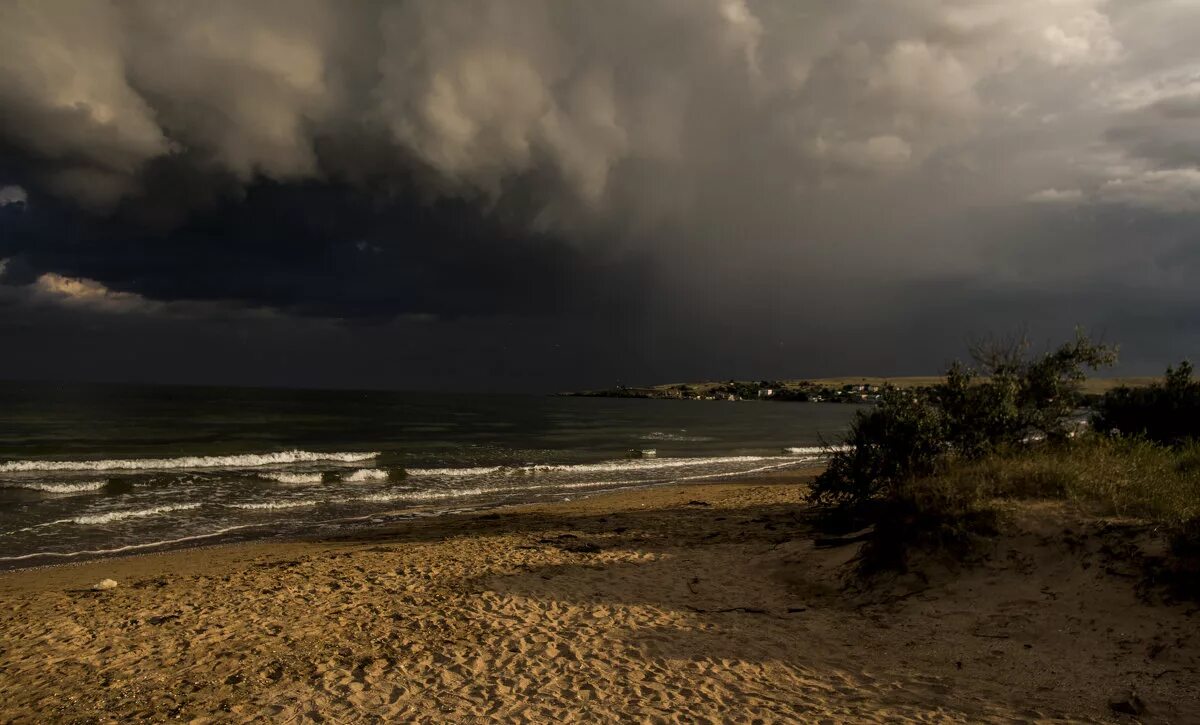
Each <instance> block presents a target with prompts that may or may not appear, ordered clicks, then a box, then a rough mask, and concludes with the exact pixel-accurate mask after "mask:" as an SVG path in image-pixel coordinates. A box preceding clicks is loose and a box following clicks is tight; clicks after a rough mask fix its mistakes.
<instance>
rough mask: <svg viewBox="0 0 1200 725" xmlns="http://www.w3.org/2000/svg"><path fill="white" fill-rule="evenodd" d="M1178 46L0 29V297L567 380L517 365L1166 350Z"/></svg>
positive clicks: (732, 7)
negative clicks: (442, 352) (497, 361)
mask: <svg viewBox="0 0 1200 725" xmlns="http://www.w3.org/2000/svg"><path fill="white" fill-rule="evenodd" d="M1197 36H1200V7H1198V6H1196V5H1195V4H1194V3H1186V2H1179V1H1178V0H1150V1H1148V2H1132V1H1123V0H1110V1H1106V0H1059V1H1057V2H1044V0H1013V1H1012V2H1005V3H995V2H991V1H990V0H962V1H961V2H954V3H945V2H939V1H935V0H899V1H897V2H889V3H884V4H880V3H877V2H869V1H868V0H849V1H847V2H839V3H815V2H814V3H809V2H791V1H790V0H789V1H786V2H785V1H783V0H779V1H773V0H653V1H651V2H647V1H645V0H636V1H635V0H614V2H607V3H594V2H583V1H580V2H574V1H566V2H564V1H562V0H529V1H527V2H516V3H496V2H491V1H489V0H462V1H461V2H443V1H442V0H404V1H401V2H389V3H383V2H379V3H376V2H363V3H354V4H345V3H331V2H325V1H323V0H291V1H289V2H256V3H242V2H217V1H215V2H204V3H200V2H194V3H186V2H174V1H151V0H129V1H127V2H121V3H105V2H70V1H69V0H45V1H41V2H32V1H27V0H3V1H2V2H0V46H2V47H4V48H5V49H6V50H5V52H4V53H3V54H0V187H4V188H11V189H17V188H19V189H21V194H22V195H25V196H27V197H28V198H27V200H26V202H25V203H24V204H23V205H22V206H23V207H24V208H22V209H21V210H19V213H18V210H16V209H15V207H16V206H17V205H16V204H13V205H11V206H13V207H14V208H13V209H10V210H9V212H8V213H6V214H5V215H4V222H3V224H4V227H3V229H0V258H7V259H8V261H7V262H6V264H5V267H6V270H5V271H4V272H3V276H2V277H0V282H2V283H4V284H3V286H4V287H7V288H12V289H9V290H8V291H7V292H6V293H5V294H6V295H7V298H6V299H8V300H9V302H8V303H7V304H9V305H10V307H11V306H18V305H26V306H31V307H29V309H33V308H34V307H36V308H37V309H38V310H40V312H38V314H39V315H51V312H50V310H51V308H53V307H54V306H55V305H58V306H59V308H61V309H63V310H65V309H67V308H66V307H64V305H70V306H71V307H70V309H71V310H73V312H72V314H75V315H77V316H80V319H82V317H84V316H87V314H90V313H88V312H87V310H89V309H91V308H95V310H98V312H97V314H101V315H108V316H109V317H112V316H113V315H117V314H129V315H138V316H140V317H141V318H143V319H149V318H156V319H157V318H163V319H168V318H169V319H171V320H174V321H175V322H174V323H173V324H181V323H179V320H180V319H183V318H188V319H200V318H205V317H206V316H207V315H218V316H220V315H225V316H228V315H230V314H232V313H231V310H247V311H253V314H257V315H267V316H270V315H280V316H282V317H284V318H287V319H289V320H290V319H293V318H305V319H304V322H303V325H304V326H305V329H306V330H317V329H318V327H320V326H321V325H325V324H326V321H325V318H341V319H353V320H363V321H370V322H372V323H374V324H376V325H383V326H387V325H391V324H393V321H394V322H395V324H408V323H412V324H425V328H423V329H424V332H422V333H421V334H422V335H423V339H425V340H426V341H428V342H429V343H430V344H431V345H434V346H435V347H444V348H447V349H449V347H451V346H450V343H449V342H448V341H449V340H451V339H458V337H457V336H458V335H467V336H473V337H474V338H475V339H484V338H487V339H490V340H491V341H492V342H491V343H486V344H485V343H480V344H479V347H478V348H477V350H478V351H480V352H481V354H482V351H484V350H486V351H487V352H486V355H490V356H493V357H504V356H505V355H509V354H510V353H503V354H501V353H500V352H497V351H499V350H501V349H502V348H503V347H504V345H505V343H504V339H505V338H504V335H503V334H501V332H499V330H501V329H502V328H503V327H506V326H507V325H509V324H516V325H517V326H518V327H522V325H529V326H528V327H522V329H524V330H525V331H526V332H530V334H532V332H531V331H533V330H537V329H543V330H547V331H548V330H550V329H555V330H559V332H561V333H562V334H561V336H560V337H555V339H558V340H559V342H558V343H556V344H560V345H563V346H566V347H563V348H558V349H564V350H565V349H569V350H574V351H575V352H576V353H580V355H581V357H576V358H571V357H570V355H571V353H561V354H562V355H566V356H567V357H566V358H556V357H554V355H551V354H550V353H549V352H547V350H546V349H543V347H542V346H538V345H533V344H531V343H529V340H530V339H531V338H528V337H522V336H521V335H518V337H521V339H524V340H525V341H526V343H527V344H526V347H527V349H528V350H529V353H528V357H527V361H526V365H527V366H529V367H531V368H532V366H533V364H532V362H531V361H532V360H533V359H534V357H536V356H538V355H540V356H542V357H541V358H539V359H559V360H563V359H571V360H572V361H573V362H574V364H577V365H592V369H593V370H594V371H595V374H596V375H606V376H609V378H610V379H611V377H612V376H616V375H618V374H620V375H622V376H624V375H627V374H628V375H633V374H638V373H637V372H636V371H638V370H640V371H642V372H641V373H640V374H641V375H643V376H644V377H646V378H653V377H659V376H662V377H676V376H678V375H688V376H690V375H696V376H706V375H720V376H725V375H727V374H728V375H732V374H742V373H744V374H748V375H753V376H759V375H768V374H769V375H784V374H792V373H795V374H816V373H820V372H829V373H837V372H846V371H847V370H861V371H863V372H884V373H886V372H898V371H909V372H915V371H919V370H924V369H928V367H930V366H932V365H936V364H938V363H939V362H940V361H942V360H944V359H945V358H947V357H950V356H952V355H953V354H955V353H957V352H959V351H960V350H961V347H962V342H963V340H964V339H966V338H967V337H968V336H969V335H970V334H972V333H978V332H980V331H981V328H984V331H986V329H996V328H1003V329H1010V328H1011V327H1013V326H1018V325H1022V324H1029V325H1030V326H1031V327H1033V328H1036V329H1037V331H1038V332H1039V334H1044V335H1046V336H1054V335H1059V336H1061V335H1062V334H1068V333H1069V331H1070V328H1071V327H1072V326H1074V324H1077V323H1078V324H1084V325H1088V326H1091V327H1103V328H1105V329H1107V330H1108V332H1109V335H1110V336H1111V337H1113V338H1114V339H1117V340H1120V339H1121V338H1122V337H1129V338H1130V339H1133V340H1136V341H1137V343H1136V345H1135V347H1137V346H1142V347H1141V351H1140V352H1138V351H1133V352H1131V353H1129V356H1128V357H1127V359H1131V360H1134V361H1135V364H1141V363H1140V362H1138V361H1140V360H1142V359H1146V360H1149V359H1151V358H1153V357H1155V356H1156V355H1171V356H1175V355H1176V354H1177V353H1182V354H1195V353H1196V352H1200V342H1198V341H1197V339H1196V337H1195V336H1194V335H1193V334H1192V333H1191V332H1190V331H1189V330H1191V329H1192V326H1190V325H1189V324H1187V315H1188V314H1189V310H1190V309H1193V308H1194V306H1195V305H1196V304H1200V296H1197V295H1196V294H1195V293H1193V292H1191V290H1192V289H1194V288H1200V285H1195V284H1194V282H1195V279H1196V268H1195V265H1194V264H1193V263H1192V261H1191V260H1193V259H1194V257H1195V255H1194V254H1193V253H1192V249H1194V248H1196V245H1197V240H1196V234H1195V230H1196V229H1197V228H1198V226H1200V221H1198V218H1200V153H1198V152H1197V148H1196V143H1195V138H1196V135H1195V133H1194V128H1195V123H1196V120H1197V115H1196V108H1197V106H1196V99H1197V98H1198V97H1200V53H1197V52H1196V51H1195V50H1194V38H1195V37H1197ZM12 193H13V194H15V193H16V192H12ZM5 208H7V207H5ZM17 288H20V290H22V291H20V292H17V291H14V290H15V289H17ZM123 295H124V296H123ZM89 306H90V307H89ZM54 314H55V315H57V314H60V313H59V312H55V313H54ZM62 314H66V313H65V312H63V313H62ZM248 314H249V313H248ZM431 318H436V319H440V320H450V322H447V323H446V324H447V325H448V326H447V327H445V328H437V326H436V324H428V323H430V321H431ZM56 319H58V318H56ZM64 319H65V318H64ZM89 319H91V318H89ZM97 319H98V318H97ZM477 319H478V320H482V319H491V320H493V323H491V324H492V325H493V326H491V327H487V326H485V327H480V328H476V327H471V325H473V324H474V322H473V321H474V320H477ZM499 320H506V322H503V323H501V322H498V321H499ZM515 320H525V321H526V322H522V323H518V322H514V321H515ZM535 321H536V322H535ZM260 323H262V324H268V323H266V322H262V320H260V319H258V318H255V321H254V322H253V323H252V324H260ZM56 324H57V323H56ZM62 324H67V323H62ZM105 324H116V323H115V322H114V321H112V320H110V321H109V322H108V323H105ZM122 324H124V323H122ZM130 324H133V323H130ZM147 324H148V323H147ZM247 324H251V323H247ZM297 324H299V323H297ZM481 324H482V323H481ZM314 326H315V327H314ZM539 326H540V328H539ZM435 328H436V329H435ZM468 328H469V329H470V331H469V332H467V330H468ZM274 329H278V328H274ZM321 329H324V328H321ZM312 334H313V336H314V339H315V338H317V337H321V336H322V335H325V334H326V333H320V334H318V333H317V332H313V333H312ZM329 334H332V333H329ZM339 334H340V333H339ZM347 334H350V333H347ZM547 334H550V333H549V332H547ZM555 335H558V333H555ZM597 336H599V337H600V338H602V339H604V340H607V341H609V345H608V348H609V349H608V350H607V351H605V352H604V353H603V354H600V353H597V352H596V348H595V347H594V346H593V345H592V343H590V342H587V341H589V340H593V339H596V338H597ZM352 337H353V336H352ZM322 339H325V338H322ZM347 339H349V338H347ZM354 339H358V338H354ZM1156 340H1157V342H1156ZM342 342H343V343H344V344H349V343H346V341H345V340H343V341H342ZM227 344H228V343H227ZM535 348H536V349H537V351H536V352H535V351H534V349H535ZM456 349H457V348H456ZM1128 349H1129V346H1128V345H1127V350H1128ZM584 350H587V351H588V353H587V355H582V353H581V351H584ZM555 354H559V353H555ZM486 355H485V356H486ZM511 355H512V356H513V357H510V358H505V359H509V360H512V361H514V362H513V363H512V364H511V365H510V366H509V367H508V368H506V369H507V370H508V372H507V373H505V374H513V373H512V368H519V367H521V365H520V364H518V363H517V362H515V361H516V360H518V358H519V355H518V354H517V353H515V352H514V353H511ZM449 356H450V353H449V352H447V353H446V356H444V357H442V358H439V360H440V361H441V362H433V361H432V360H433V358H430V361H428V363H429V364H430V365H438V364H444V362H445V360H447V359H449ZM466 356H467V357H468V358H470V357H472V355H470V354H469V353H468V354H467V355H466ZM589 361H590V362H589ZM796 361H800V362H796ZM411 362H412V361H411V360H410V363H411ZM412 364H416V363H412ZM476 364H477V365H480V366H482V365H484V363H483V362H477V363H476ZM797 365H799V366H800V367H801V369H796V366H797ZM626 366H629V367H626ZM630 370H632V371H633V372H628V371H630ZM602 371H603V372H602ZM480 376H481V378H482V377H488V378H489V379H493V378H496V379H498V378H502V377H503V376H504V375H502V374H501V372H500V371H492V372H489V373H488V374H487V375H483V374H482V373H480Z"/></svg>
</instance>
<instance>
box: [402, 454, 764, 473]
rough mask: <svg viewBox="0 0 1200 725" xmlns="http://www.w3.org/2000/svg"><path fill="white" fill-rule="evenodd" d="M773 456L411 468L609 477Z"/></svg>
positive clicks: (413, 469) (464, 471) (751, 460)
mask: <svg viewBox="0 0 1200 725" xmlns="http://www.w3.org/2000/svg"><path fill="white" fill-rule="evenodd" d="M773 458H774V456H711V457H700V456H697V457H694V458H650V459H647V458H636V459H622V460H615V461H605V462H603V463H575V464H545V465H529V466H488V467H480V468H410V469H408V475H410V476H446V477H454V476H486V475H490V474H493V473H503V474H505V475H521V474H536V473H610V472H616V471H653V470H659V469H666V468H688V467H693V466H712V465H720V464H738V463H756V462H758V461H766V460H772V459H773Z"/></svg>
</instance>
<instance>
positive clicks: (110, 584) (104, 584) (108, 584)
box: [92, 579, 117, 592]
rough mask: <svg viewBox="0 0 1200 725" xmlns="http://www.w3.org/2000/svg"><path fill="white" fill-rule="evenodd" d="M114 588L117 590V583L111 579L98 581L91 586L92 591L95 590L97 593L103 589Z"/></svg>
mask: <svg viewBox="0 0 1200 725" xmlns="http://www.w3.org/2000/svg"><path fill="white" fill-rule="evenodd" d="M116 588H117V582H116V581H114V580H112V579H101V580H100V581H98V582H96V583H95V584H93V585H92V589H95V590H96V591H98V592H99V591H103V590H105V589H116Z"/></svg>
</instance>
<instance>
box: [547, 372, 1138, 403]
mask: <svg viewBox="0 0 1200 725" xmlns="http://www.w3.org/2000/svg"><path fill="white" fill-rule="evenodd" d="M943 380H944V378H943V377H942V376H940V375H915V376H899V377H881V376H862V377H840V378H807V379H799V378H797V379H787V380H725V381H709V382H693V383H664V384H661V385H617V386H615V387H612V388H605V389H602V390H581V391H571V392H563V393H559V395H562V396H569V397H583V398H649V399H656V400H726V401H738V400H771V401H795V402H809V403H874V402H878V400H879V397H880V396H881V395H882V394H883V392H884V391H885V390H887V389H888V388H911V389H919V388H926V387H929V386H931V385H936V384H938V383H940V382H942V381H943ZM1155 380H1157V378H1153V377H1126V378H1088V379H1087V380H1086V381H1084V383H1083V385H1082V386H1080V392H1082V393H1083V394H1085V395H1102V394H1104V393H1105V392H1107V391H1109V390H1112V389H1113V388H1117V387H1121V386H1127V387H1143V386H1146V385H1149V384H1150V383H1151V382H1153V381H1155Z"/></svg>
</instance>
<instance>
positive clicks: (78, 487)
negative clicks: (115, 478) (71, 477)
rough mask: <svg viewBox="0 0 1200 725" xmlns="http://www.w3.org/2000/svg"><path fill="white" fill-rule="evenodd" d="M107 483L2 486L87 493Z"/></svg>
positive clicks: (87, 482)
mask: <svg viewBox="0 0 1200 725" xmlns="http://www.w3.org/2000/svg"><path fill="white" fill-rule="evenodd" d="M107 485H108V481H79V482H78V483H40V482H30V483H5V484H3V486H2V487H3V488H24V489H28V490H30V491H44V492H46V493H89V492H91V491H99V490H100V489H102V488H104V487H105V486H107Z"/></svg>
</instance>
